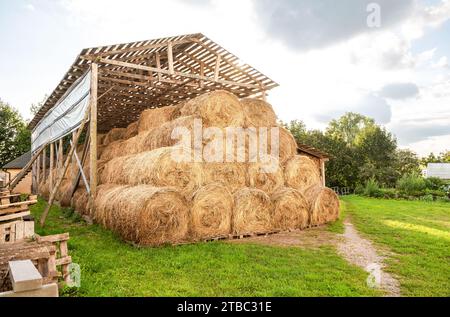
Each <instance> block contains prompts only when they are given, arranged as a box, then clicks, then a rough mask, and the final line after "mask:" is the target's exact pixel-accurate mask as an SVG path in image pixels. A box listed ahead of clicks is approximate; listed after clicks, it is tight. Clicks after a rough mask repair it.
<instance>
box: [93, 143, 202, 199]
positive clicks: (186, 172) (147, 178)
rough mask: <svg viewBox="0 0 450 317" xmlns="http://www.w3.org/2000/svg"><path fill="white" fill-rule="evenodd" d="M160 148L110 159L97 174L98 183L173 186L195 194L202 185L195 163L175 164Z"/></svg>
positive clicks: (169, 150)
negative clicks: (98, 177)
mask: <svg viewBox="0 0 450 317" xmlns="http://www.w3.org/2000/svg"><path fill="white" fill-rule="evenodd" d="M175 150H176V148H171V147H168V148H160V149H156V150H154V151H149V152H143V153H140V154H135V155H129V156H123V157H118V158H115V159H112V160H111V161H109V162H108V163H106V165H105V167H104V169H103V171H102V172H101V176H100V181H101V183H102V184H106V183H114V184H130V185H139V184H148V185H154V186H159V187H177V188H180V189H181V190H182V191H183V193H184V194H185V195H190V194H192V193H193V192H195V191H196V190H197V189H198V188H199V187H200V186H201V184H202V183H203V182H202V178H203V171H202V168H201V165H200V164H199V163H191V162H176V161H175V160H173V159H172V151H175Z"/></svg>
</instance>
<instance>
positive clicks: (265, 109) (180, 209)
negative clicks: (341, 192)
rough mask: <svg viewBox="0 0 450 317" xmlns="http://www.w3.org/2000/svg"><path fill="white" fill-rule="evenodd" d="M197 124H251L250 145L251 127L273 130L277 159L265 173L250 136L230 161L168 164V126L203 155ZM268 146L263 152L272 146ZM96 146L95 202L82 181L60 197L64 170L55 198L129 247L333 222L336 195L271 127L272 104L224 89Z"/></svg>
mask: <svg viewBox="0 0 450 317" xmlns="http://www.w3.org/2000/svg"><path fill="white" fill-rule="evenodd" d="M198 120H201V123H202V125H203V129H205V128H215V129H216V131H217V130H219V131H222V132H224V134H225V133H226V129H227V128H229V127H234V128H244V129H247V131H248V130H249V129H251V128H256V129H257V131H258V132H257V134H256V137H257V139H258V140H259V139H261V138H262V137H263V136H260V135H259V131H261V130H259V129H258V128H267V129H269V130H270V129H271V128H274V127H275V128H276V127H278V128H279V157H278V159H277V160H273V164H272V168H271V171H270V172H268V171H266V170H265V165H266V164H267V163H264V164H262V162H261V161H258V160H251V158H250V157H249V156H250V151H249V140H250V139H251V136H250V134H249V135H247V137H246V142H245V143H246V144H244V146H243V147H242V146H241V145H239V146H238V145H237V142H236V143H235V144H233V145H232V151H234V152H232V153H233V155H234V157H233V160H231V161H227V160H226V159H225V158H224V160H223V163H214V162H206V161H204V160H203V161H200V162H198V161H196V160H192V161H184V162H177V161H174V160H173V159H172V158H171V153H173V151H174V150H177V149H179V148H176V147H175V145H176V144H177V142H178V141H179V140H177V139H173V138H172V136H173V134H172V133H173V131H174V130H175V129H176V128H181V129H183V130H184V131H189V132H192V133H191V140H190V146H191V149H196V148H197V147H201V149H202V151H203V152H201V153H203V154H204V153H205V151H207V145H208V144H207V142H206V144H205V141H204V140H203V141H201V142H200V144H199V143H198V142H197V141H196V140H194V135H195V132H194V130H195V127H196V122H198ZM99 140H100V138H99ZM188 143H189V142H188ZM268 144H269V146H268V152H269V153H270V146H271V144H272V143H271V142H270V141H269V142H268ZM98 147H99V149H100V148H101V151H100V152H101V155H100V156H99V161H98V175H99V187H98V190H97V196H96V197H95V201H94V203H93V206H92V205H89V203H88V197H89V195H88V194H87V192H86V188H85V186H84V185H83V183H80V184H81V185H80V186H79V187H78V188H77V190H76V191H75V194H74V195H73V197H66V199H63V196H64V194H65V193H66V192H67V190H66V188H69V187H70V184H72V183H73V180H72V179H71V177H70V173H67V175H66V179H65V182H66V185H64V182H63V186H61V189H60V193H59V195H60V201H62V202H63V204H66V205H69V204H71V205H72V206H73V207H74V208H75V209H76V210H77V211H78V212H80V213H81V214H84V215H89V216H90V217H91V218H93V219H94V221H96V222H97V223H100V224H101V225H103V226H105V227H106V228H109V229H111V230H113V231H115V232H117V233H118V234H120V235H121V236H122V238H123V239H125V240H128V241H132V242H134V243H137V244H141V245H151V246H157V245H162V244H167V243H169V244H179V243H186V242H193V241H203V240H208V239H213V238H215V237H223V236H231V237H232V236H246V235H255V234H265V233H271V232H276V231H285V230H297V229H304V228H306V227H308V226H316V225H322V224H325V223H327V222H330V221H334V220H336V219H337V218H338V216H339V200H338V197H337V196H336V195H335V194H333V193H332V191H330V190H328V189H327V188H325V187H324V181H323V171H321V165H320V163H318V162H317V160H316V159H315V158H314V157H311V156H308V155H298V146H297V143H296V140H295V139H294V137H293V136H292V134H291V133H290V132H289V131H288V130H286V129H284V128H283V127H280V126H279V125H278V124H277V117H276V115H275V112H274V111H273V108H272V106H271V105H270V104H269V103H267V102H265V101H263V100H259V99H243V100H239V99H238V98H237V97H236V96H235V95H233V94H231V93H229V92H226V91H214V92H211V93H207V94H204V95H201V96H199V97H197V98H194V99H191V100H189V101H187V102H186V103H183V104H179V105H176V106H171V105H168V106H167V107H163V108H158V109H149V110H146V111H144V112H143V113H142V114H141V117H140V120H139V121H137V122H134V123H132V124H130V125H129V127H128V128H123V129H113V130H111V131H110V132H109V133H107V134H106V135H105V136H103V137H102V138H101V140H100V141H99V143H98ZM227 151H228V148H227V149H226V150H225V151H224V152H225V153H227V154H228V152H227ZM212 154H214V153H212ZM227 154H226V155H227ZM83 169H85V170H88V169H89V166H87V165H86V164H85V166H83ZM69 170H70V169H69ZM85 174H88V173H85ZM42 185H43V186H40V188H44V189H45V188H46V184H42ZM41 192H42V193H43V194H45V193H44V192H43V190H41Z"/></svg>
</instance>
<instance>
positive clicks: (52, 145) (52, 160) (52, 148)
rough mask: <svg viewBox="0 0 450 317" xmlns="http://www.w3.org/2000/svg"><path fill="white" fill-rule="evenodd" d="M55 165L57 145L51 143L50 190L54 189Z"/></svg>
mask: <svg viewBox="0 0 450 317" xmlns="http://www.w3.org/2000/svg"><path fill="white" fill-rule="evenodd" d="M54 164H55V143H50V171H49V179H50V181H49V184H50V186H49V189H50V191H51V190H52V189H53V168H54Z"/></svg>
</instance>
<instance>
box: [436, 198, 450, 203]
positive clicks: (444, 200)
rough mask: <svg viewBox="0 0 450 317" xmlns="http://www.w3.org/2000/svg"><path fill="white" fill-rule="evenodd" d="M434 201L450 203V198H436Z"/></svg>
mask: <svg viewBox="0 0 450 317" xmlns="http://www.w3.org/2000/svg"><path fill="white" fill-rule="evenodd" d="M436 201H439V202H444V203H450V198H448V197H438V198H436Z"/></svg>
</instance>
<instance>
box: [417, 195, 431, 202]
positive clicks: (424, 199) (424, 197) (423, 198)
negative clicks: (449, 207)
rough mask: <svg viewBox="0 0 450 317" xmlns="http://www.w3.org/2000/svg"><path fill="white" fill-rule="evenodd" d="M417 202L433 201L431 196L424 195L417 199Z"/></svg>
mask: <svg viewBox="0 0 450 317" xmlns="http://www.w3.org/2000/svg"><path fill="white" fill-rule="evenodd" d="M419 200H422V201H434V198H433V195H424V196H421V197H419Z"/></svg>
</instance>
